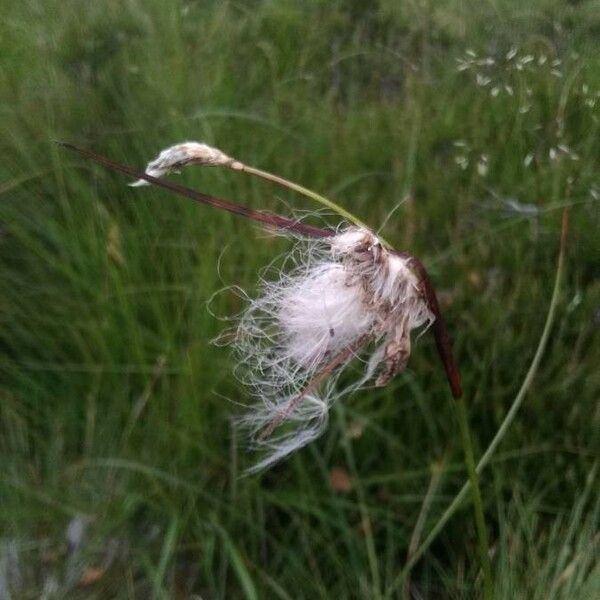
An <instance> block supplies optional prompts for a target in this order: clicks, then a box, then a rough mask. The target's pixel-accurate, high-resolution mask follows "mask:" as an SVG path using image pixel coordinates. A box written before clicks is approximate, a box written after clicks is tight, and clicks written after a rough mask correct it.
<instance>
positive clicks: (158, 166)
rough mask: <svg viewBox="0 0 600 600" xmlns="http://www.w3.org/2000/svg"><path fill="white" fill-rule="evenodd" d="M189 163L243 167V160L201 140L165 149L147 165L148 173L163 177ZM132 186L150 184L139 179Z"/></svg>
mask: <svg viewBox="0 0 600 600" xmlns="http://www.w3.org/2000/svg"><path fill="white" fill-rule="evenodd" d="M188 165H203V166H207V167H229V168H230V169H238V170H239V169H242V168H243V165H242V163H241V162H239V161H237V160H235V159H233V158H231V157H230V156H227V154H225V153H224V152H221V150H219V149H218V148H213V147H212V146H208V145H207V144H201V143H199V142H183V143H182V144H176V145H175V146H170V147H169V148H166V149H165V150H163V151H162V152H161V153H160V154H159V155H158V156H157V157H156V158H155V159H154V160H152V161H150V162H149V163H148V165H147V166H146V174H147V175H150V176H151V177H162V176H163V175H167V174H169V173H171V172H172V171H176V170H177V169H180V168H182V167H186V166H188ZM129 185H130V186H131V187H139V186H142V185H150V184H149V183H148V182H147V181H146V180H145V179H138V180H137V181H134V182H133V183H130V184H129Z"/></svg>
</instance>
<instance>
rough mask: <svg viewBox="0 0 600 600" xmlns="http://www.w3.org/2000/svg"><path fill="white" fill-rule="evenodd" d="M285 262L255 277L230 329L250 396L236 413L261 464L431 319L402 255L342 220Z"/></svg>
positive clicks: (296, 441) (382, 376) (319, 425)
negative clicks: (363, 356)
mask: <svg viewBox="0 0 600 600" xmlns="http://www.w3.org/2000/svg"><path fill="white" fill-rule="evenodd" d="M290 261H291V262H292V264H293V265H295V266H294V267H293V268H292V270H291V272H288V273H284V274H281V273H280V274H279V278H278V279H277V280H275V281H266V280H265V281H263V283H262V286H261V289H260V295H259V297H258V298H257V299H255V300H252V301H251V302H250V305H249V307H248V309H247V310H246V311H245V313H243V315H242V317H241V319H240V322H239V326H238V327H237V328H236V330H235V333H234V342H233V344H234V348H235V350H236V355H237V357H238V359H239V367H238V369H237V375H238V377H239V378H240V379H241V381H242V382H243V383H245V384H247V385H248V386H249V387H250V390H251V392H252V394H253V396H254V397H255V398H256V404H255V405H254V406H252V407H250V408H249V410H248V412H247V413H246V414H244V415H243V416H242V417H241V419H240V420H239V425H240V426H242V427H243V428H245V429H247V430H249V432H250V434H251V437H252V439H253V442H254V445H255V446H256V448H257V449H259V450H262V451H263V452H264V453H265V457H264V458H263V459H262V460H261V461H260V462H259V463H258V464H257V465H255V466H254V467H253V468H252V469H251V470H252V471H257V470H260V469H263V468H265V467H267V466H269V465H271V464H273V463H275V462H276V461H278V460H280V459H281V458H283V457H285V456H286V455H288V454H289V453H290V452H292V451H294V450H296V449H297V448H300V447H301V446H304V445H305V444H307V443H309V442H310V441H311V440H313V439H315V438H316V437H318V436H319V435H320V434H321V432H322V431H323V429H324V428H325V426H326V423H327V415H328V410H329V407H330V406H331V404H332V403H333V402H334V401H335V400H336V399H337V398H339V397H340V396H341V395H343V394H345V393H348V392H350V391H352V390H355V389H356V388H357V387H359V386H360V385H362V384H363V383H364V382H366V381H367V380H369V379H371V378H372V377H375V382H376V385H385V384H386V383H387V382H388V381H389V380H390V379H391V378H392V377H394V375H396V374H397V373H399V372H400V371H402V370H403V369H404V368H405V366H406V363H407V360H408V357H409V355H410V347H411V341H410V333H411V331H412V330H413V329H415V328H417V327H420V326H422V325H424V324H428V323H431V322H433V320H434V315H433V313H432V312H431V310H430V309H429V307H428V304H427V302H426V300H425V299H424V297H423V295H422V292H421V290H420V286H419V279H418V278H417V276H416V275H415V274H414V273H413V271H412V270H411V259H409V258H405V257H403V256H401V255H399V254H397V253H395V252H393V251H391V250H388V249H386V248H385V247H384V246H383V245H382V244H381V242H380V241H379V239H378V238H377V237H376V236H375V235H374V234H373V233H372V232H371V231H369V230H367V229H364V228H359V227H350V228H348V229H345V230H343V231H341V232H340V233H339V234H337V235H335V236H333V237H331V238H324V239H322V240H317V241H314V240H313V241H304V240H301V241H299V242H298V244H297V246H296V248H295V249H294V250H293V251H292V254H291V255H290V256H288V257H287V258H286V262H287V263H289V262H290ZM369 343H374V344H376V348H375V350H374V351H373V352H371V355H370V357H369V358H368V360H367V361H366V364H367V367H366V371H365V374H364V376H363V377H362V378H361V379H360V380H359V381H358V382H355V383H354V384H351V385H350V386H349V387H347V388H345V389H344V390H341V391H340V390H338V389H336V380H337V379H338V377H339V374H340V372H341V370H343V367H344V366H346V365H348V364H349V363H350V362H351V361H352V359H353V358H354V357H355V356H357V355H359V354H360V352H361V350H364V349H365V348H366V346H367V345H368V344H369Z"/></svg>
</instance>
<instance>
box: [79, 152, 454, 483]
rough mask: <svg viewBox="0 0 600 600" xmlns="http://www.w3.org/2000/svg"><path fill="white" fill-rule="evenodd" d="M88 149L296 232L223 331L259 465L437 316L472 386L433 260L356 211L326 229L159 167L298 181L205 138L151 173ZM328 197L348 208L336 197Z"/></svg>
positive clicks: (317, 424) (396, 358) (440, 336)
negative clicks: (433, 280)
mask: <svg viewBox="0 0 600 600" xmlns="http://www.w3.org/2000/svg"><path fill="white" fill-rule="evenodd" d="M84 153H86V154H87V156H88V157H92V158H95V159H96V160H100V162H103V164H105V165H106V166H111V167H113V168H117V170H120V171H121V172H125V173H127V174H129V175H133V176H137V177H138V178H137V180H136V181H135V182H134V183H132V184H131V185H132V186H135V187H137V186H141V185H146V184H151V183H154V184H158V185H161V186H162V187H167V188H169V189H172V190H173V191H177V192H179V193H185V195H187V196H190V195H191V196H192V197H193V198H195V199H196V200H200V201H201V202H204V203H209V204H211V205H212V206H215V207H218V208H223V209H226V210H230V211H232V212H236V213H237V214H241V215H243V216H246V217H249V218H251V219H254V220H259V221H261V222H263V223H265V224H266V225H269V226H271V227H276V228H277V229H279V230H280V231H283V232H284V234H286V235H288V236H293V237H295V238H296V243H295V245H294V247H293V249H292V251H291V253H290V254H289V255H288V256H287V257H286V259H285V260H284V264H286V265H287V266H288V268H287V269H285V270H281V271H278V272H277V273H276V274H275V276H274V277H273V278H272V279H263V281H262V283H261V284H260V287H259V293H258V296H257V297H256V298H255V299H249V301H248V306H247V308H246V310H245V311H244V312H243V313H242V315H241V316H240V318H239V321H238V323H237V326H236V328H235V330H234V331H233V332H227V334H225V335H223V336H221V337H220V338H219V339H220V340H227V341H228V342H229V343H231V345H232V346H233V350H234V354H235V356H236V358H237V365H236V369H235V372H236V375H237V376H238V379H240V380H241V381H242V382H243V383H244V384H245V385H246V386H247V387H248V389H249V390H250V393H251V395H252V396H253V398H254V403H253V404H252V405H251V406H250V407H249V408H248V410H247V411H246V412H245V413H244V414H242V415H241V416H240V417H239V418H238V419H237V423H238V425H239V426H240V427H241V428H242V429H244V430H246V431H247V432H248V434H249V439H250V440H251V445H252V447H254V448H255V449H257V450H260V452H261V459H260V460H259V462H257V463H256V464H255V465H254V466H253V467H251V468H250V469H249V471H250V472H254V471H260V470H262V469H264V468H266V467H268V466H271V465H272V464H274V463H276V462H277V461H279V460H281V459H282V458H284V457H286V456H288V455H289V454H290V453H292V452H293V451H295V450H297V449H298V448H301V447H302V446H305V445H306V444H308V443H309V442H311V441H313V440H314V439H316V438H317V437H318V436H319V435H320V434H321V433H322V432H323V431H324V429H325V427H326V425H327V420H328V413H329V408H330V407H331V405H332V404H333V403H334V402H335V401H336V400H338V399H339V398H341V397H342V396H346V395H348V394H349V393H351V392H353V391H355V390H357V389H358V388H360V387H361V386H363V385H365V384H367V383H368V382H372V383H374V385H375V386H385V385H387V384H388V383H389V382H390V380H391V379H393V378H394V377H395V376H396V375H397V374H398V373H400V372H402V371H403V370H404V369H405V368H406V365H407V363H408V359H409V356H410V352H411V332H412V331H413V330H415V329H419V328H422V327H428V326H433V328H434V332H435V334H436V341H437V342H438V349H439V350H440V354H441V356H442V359H443V362H444V365H445V367H446V372H447V374H448V378H449V381H450V385H451V388H452V392H453V394H454V395H455V397H458V396H460V395H461V387H460V378H459V375H458V370H457V368H456V366H455V364H454V361H453V359H452V354H451V351H450V343H449V340H448V335H447V333H446V328H445V325H444V322H443V319H442V317H441V314H440V311H439V306H438V304H437V300H436V297H435V293H434V292H433V288H432V287H431V285H430V283H429V279H428V277H427V274H426V272H425V269H424V267H423V265H422V264H421V263H420V261H418V260H417V259H416V258H415V257H413V256H411V255H408V254H405V253H399V252H396V251H395V250H393V249H392V248H390V247H389V246H388V245H387V244H386V243H385V242H384V241H383V240H382V239H380V238H379V237H378V236H377V235H376V234H375V233H373V232H372V231H371V230H370V229H369V228H367V227H366V226H364V225H363V224H362V223H361V222H359V221H358V220H357V219H356V218H355V217H353V216H352V215H350V217H351V219H352V221H353V223H347V222H346V223H343V224H342V225H340V226H339V227H338V228H337V229H331V230H329V229H320V228H317V227H313V226H310V225H308V224H305V223H303V222H301V221H294V220H292V219H288V218H287V217H282V216H279V215H273V214H271V213H266V212H263V211H255V210H253V209H248V208H246V207H243V206H240V205H237V204H233V203H230V202H227V201H225V200H221V199H218V198H214V197H212V196H206V195H204V194H200V193H199V192H194V191H193V190H188V189H187V188H184V187H183V186H179V185H177V184H174V183H173V182H170V181H166V180H162V179H159V177H162V176H163V175H166V174H168V173H170V172H172V171H177V170H178V169H180V168H182V167H185V166H188V165H201V166H220V167H226V168H231V169H234V170H236V171H242V170H244V171H247V172H250V173H252V174H254V175H258V176H260V177H264V178H266V179H269V180H277V181H278V183H280V184H281V185H287V184H288V183H289V182H287V180H285V179H283V178H280V177H277V176H274V175H272V174H270V173H267V172H265V171H260V170H258V169H254V168H252V167H248V166H246V165H244V164H243V163H241V162H240V161H238V160H236V159H234V158H231V157H230V156H228V155H227V154H225V153H224V152H222V151H221V150H219V149H217V148H213V147H211V146H208V145H206V144H201V143H197V142H184V143H182V144H177V145H175V146H171V147H169V148H167V149H165V150H163V151H162V152H161V153H160V154H159V155H158V156H157V157H156V158H155V159H154V160H152V161H151V162H149V163H148V165H147V167H146V170H145V172H144V173H137V172H134V171H133V170H131V169H129V168H128V167H124V166H122V165H116V163H112V161H108V160H107V159H103V158H102V157H97V156H96V155H92V154H91V153H89V152H87V151H84ZM291 185H292V186H293V187H294V189H298V188H301V186H297V185H296V184H291ZM288 187H289V186H288ZM301 189H305V188H301ZM312 195H313V197H314V196H318V194H314V193H312ZM319 197H320V196H319ZM327 204H328V206H329V207H333V208H334V210H337V211H338V212H344V213H345V214H346V215H349V213H347V212H346V211H343V209H341V208H338V207H337V205H336V204H334V203H333V202H331V201H329V200H327ZM355 359H358V360H360V361H362V362H363V363H364V369H363V372H362V374H361V375H360V376H359V377H358V379H355V381H353V382H352V383H350V384H348V385H346V386H345V387H340V386H339V381H338V380H339V379H340V376H341V375H342V373H343V372H344V371H345V369H346V368H347V367H348V366H349V365H350V364H351V363H353V362H354V361H355Z"/></svg>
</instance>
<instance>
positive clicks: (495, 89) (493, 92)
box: [490, 86, 500, 98]
mask: <svg viewBox="0 0 600 600" xmlns="http://www.w3.org/2000/svg"><path fill="white" fill-rule="evenodd" d="M499 93H500V88H499V87H497V86H495V87H493V88H492V89H491V90H490V96H492V98H495V97H496V96H497V95H498V94H499Z"/></svg>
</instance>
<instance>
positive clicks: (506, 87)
mask: <svg viewBox="0 0 600 600" xmlns="http://www.w3.org/2000/svg"><path fill="white" fill-rule="evenodd" d="M504 89H505V90H506V93H507V94H508V95H509V96H512V95H513V94H514V90H513V88H512V86H510V85H505V86H504Z"/></svg>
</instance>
